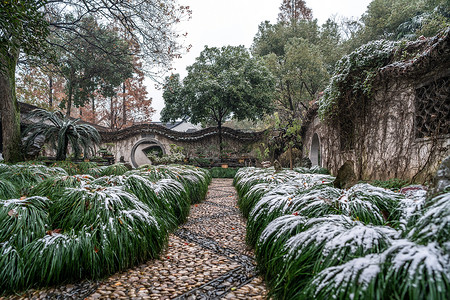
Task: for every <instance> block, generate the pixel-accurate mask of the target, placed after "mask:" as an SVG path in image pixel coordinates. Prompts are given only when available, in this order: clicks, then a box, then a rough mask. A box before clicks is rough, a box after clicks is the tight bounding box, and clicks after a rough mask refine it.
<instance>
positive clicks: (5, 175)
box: [0, 164, 67, 193]
mask: <svg viewBox="0 0 450 300" xmlns="http://www.w3.org/2000/svg"><path fill="white" fill-rule="evenodd" d="M65 175H67V172H66V171H64V169H62V168H57V167H55V168H49V167H46V166H43V165H34V164H17V165H5V164H2V166H1V168H0V179H6V180H8V181H10V182H11V183H12V184H14V186H16V188H17V189H18V190H19V192H21V193H24V192H27V191H28V189H29V188H30V187H31V186H33V185H35V184H37V183H39V182H41V181H43V180H44V179H47V178H50V177H54V176H65Z"/></svg>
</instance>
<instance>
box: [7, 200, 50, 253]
mask: <svg viewBox="0 0 450 300" xmlns="http://www.w3.org/2000/svg"><path fill="white" fill-rule="evenodd" d="M50 205H51V201H50V200H48V199H47V198H44V197H38V196H34V197H28V198H25V197H22V198H20V199H10V200H0V243H4V242H9V243H10V244H11V245H12V246H14V247H15V248H17V249H19V250H20V249H22V248H23V247H24V246H25V245H27V244H28V243H30V242H32V241H33V240H35V239H37V238H40V237H42V236H44V235H45V232H46V230H47V228H48V227H49V225H50V222H49V215H48V208H49V206H50Z"/></svg>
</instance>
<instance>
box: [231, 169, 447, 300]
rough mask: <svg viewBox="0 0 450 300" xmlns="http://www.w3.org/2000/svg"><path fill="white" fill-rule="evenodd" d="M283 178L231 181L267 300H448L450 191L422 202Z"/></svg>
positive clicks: (248, 174) (410, 194)
mask: <svg viewBox="0 0 450 300" xmlns="http://www.w3.org/2000/svg"><path fill="white" fill-rule="evenodd" d="M284 172H285V171H280V172H278V173H277V175H275V176H274V173H273V171H272V170H270V169H264V170H258V169H255V168H247V169H244V170H242V171H240V172H238V173H237V176H236V177H235V181H234V183H235V186H236V188H237V189H238V191H239V190H240V191H241V195H240V199H239V203H240V208H241V210H242V211H244V215H245V212H246V211H247V210H249V209H251V211H250V213H249V215H248V222H247V242H248V243H249V244H250V245H253V246H255V248H256V249H255V250H256V251H255V253H256V260H257V262H258V268H259V270H260V271H261V273H262V274H263V275H264V277H265V279H266V282H267V284H268V286H269V287H270V295H271V296H273V297H274V298H277V299H278V298H279V299H448V297H449V293H450V289H449V286H450V279H449V276H450V275H449V274H450V272H449V268H450V267H449V266H450V242H449V237H450V196H449V195H450V193H446V194H442V195H439V196H437V197H435V198H433V199H431V200H428V201H427V202H425V195H426V192H425V191H424V190H423V187H421V188H418V187H415V186H412V187H406V188H404V189H402V191H401V193H397V192H394V191H391V190H388V189H384V188H379V187H374V186H372V185H369V184H357V185H355V186H354V187H352V188H350V189H348V190H341V189H335V188H333V187H331V186H330V184H329V183H330V182H331V179H330V178H322V179H320V178H318V177H315V178H314V176H317V175H311V174H309V175H308V174H306V176H307V177H302V176H305V174H300V175H301V176H300V177H294V178H290V180H286V181H282V180H278V179H280V178H282V176H284V175H285V174H284ZM405 191H406V192H405ZM330 213H331V215H329V214H330ZM402 238H407V239H402Z"/></svg>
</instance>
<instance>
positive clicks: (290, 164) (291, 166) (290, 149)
mask: <svg viewBox="0 0 450 300" xmlns="http://www.w3.org/2000/svg"><path fill="white" fill-rule="evenodd" d="M289 168H290V169H291V170H293V169H294V164H293V161H292V146H291V145H289Z"/></svg>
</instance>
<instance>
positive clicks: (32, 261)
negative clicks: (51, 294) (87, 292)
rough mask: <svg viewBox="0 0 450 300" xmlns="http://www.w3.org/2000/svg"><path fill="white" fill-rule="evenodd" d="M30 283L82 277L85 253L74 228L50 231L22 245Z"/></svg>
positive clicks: (46, 282)
mask: <svg viewBox="0 0 450 300" xmlns="http://www.w3.org/2000/svg"><path fill="white" fill-rule="evenodd" d="M23 257H27V258H29V259H27V260H25V276H26V277H25V278H26V279H25V281H26V284H27V285H49V284H53V283H57V282H63V281H70V280H74V279H78V278H80V275H81V274H80V273H82V272H83V269H82V268H81V265H80V261H81V259H82V253H81V248H80V244H79V243H78V241H77V239H76V237H75V236H74V235H73V232H72V233H70V234H67V235H66V234H59V233H51V234H49V235H44V236H43V237H41V238H40V239H37V240H35V241H33V242H32V243H30V244H28V245H27V246H26V247H25V248H24V249H23Z"/></svg>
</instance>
